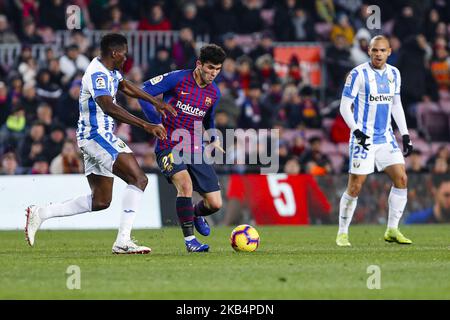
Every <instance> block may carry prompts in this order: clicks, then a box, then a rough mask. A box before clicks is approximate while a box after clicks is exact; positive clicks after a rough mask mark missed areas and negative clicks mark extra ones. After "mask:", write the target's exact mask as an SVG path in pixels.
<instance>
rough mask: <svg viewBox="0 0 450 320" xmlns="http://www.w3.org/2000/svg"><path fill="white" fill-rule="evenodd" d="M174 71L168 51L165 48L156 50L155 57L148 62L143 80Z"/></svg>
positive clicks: (174, 67) (161, 47)
mask: <svg viewBox="0 0 450 320" xmlns="http://www.w3.org/2000/svg"><path fill="white" fill-rule="evenodd" d="M175 69H176V65H175V62H174V61H173V59H172V57H171V56H170V51H169V49H168V48H166V47H165V46H158V47H157V48H156V52H155V57H154V58H153V59H150V61H149V62H148V68H147V73H146V74H145V80H147V79H151V78H153V77H156V76H158V75H160V74H164V73H166V72H170V71H173V70H175Z"/></svg>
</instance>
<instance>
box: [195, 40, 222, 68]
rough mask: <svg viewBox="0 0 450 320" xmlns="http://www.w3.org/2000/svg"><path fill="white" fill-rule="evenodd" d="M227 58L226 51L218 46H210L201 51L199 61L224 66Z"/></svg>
mask: <svg viewBox="0 0 450 320" xmlns="http://www.w3.org/2000/svg"><path fill="white" fill-rule="evenodd" d="M226 57H227V55H226V53H225V51H223V49H222V48H221V47H219V46H218V45H217V44H213V43H212V44H208V45H206V46H203V47H202V48H201V49H200V57H199V60H200V62H201V63H206V62H211V63H212V64H223V62H224V61H225V58H226Z"/></svg>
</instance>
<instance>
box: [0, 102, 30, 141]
mask: <svg viewBox="0 0 450 320" xmlns="http://www.w3.org/2000/svg"><path fill="white" fill-rule="evenodd" d="M25 126H26V118H25V110H24V108H23V106H22V105H21V104H20V103H19V104H17V105H15V106H14V107H13V108H12V110H11V114H10V115H9V116H8V118H7V119H6V126H5V128H4V129H3V133H2V135H3V136H4V139H5V140H6V144H8V145H11V146H13V147H16V146H17V144H18V143H20V141H21V139H22V138H23V137H24V135H25V128H26V127H25Z"/></svg>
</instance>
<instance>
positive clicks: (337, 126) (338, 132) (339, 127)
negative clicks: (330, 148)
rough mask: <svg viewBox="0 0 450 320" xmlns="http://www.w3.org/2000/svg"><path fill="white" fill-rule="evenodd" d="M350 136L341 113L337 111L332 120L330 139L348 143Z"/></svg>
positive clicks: (335, 141)
mask: <svg viewBox="0 0 450 320" xmlns="http://www.w3.org/2000/svg"><path fill="white" fill-rule="evenodd" d="M349 137H350V129H349V127H348V126H347V124H346V123H345V121H344V118H342V115H341V114H340V113H338V114H337V115H336V117H335V118H334V121H333V123H332V125H331V129H330V140H331V141H332V142H334V143H348V140H349Z"/></svg>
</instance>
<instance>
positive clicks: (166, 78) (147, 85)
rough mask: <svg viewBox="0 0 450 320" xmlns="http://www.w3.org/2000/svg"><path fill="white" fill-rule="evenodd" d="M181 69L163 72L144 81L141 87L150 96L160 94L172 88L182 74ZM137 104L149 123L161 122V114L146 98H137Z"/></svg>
mask: <svg viewBox="0 0 450 320" xmlns="http://www.w3.org/2000/svg"><path fill="white" fill-rule="evenodd" d="M182 71H183V70H177V71H172V72H169V73H164V74H161V75H159V76H156V77H154V78H151V79H149V80H147V81H145V82H144V84H143V86H142V89H143V90H144V91H145V92H147V93H148V94H150V95H152V96H157V95H160V94H161V93H165V92H167V91H170V90H172V89H173V88H174V87H175V86H176V85H177V83H178V82H179V81H180V80H181V77H182V76H183V72H182ZM139 104H140V105H141V107H142V111H143V112H144V114H145V116H146V118H147V119H148V121H149V122H151V123H161V115H160V114H159V112H158V111H156V109H155V107H154V106H153V104H151V103H150V102H148V101H146V100H142V99H139Z"/></svg>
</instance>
